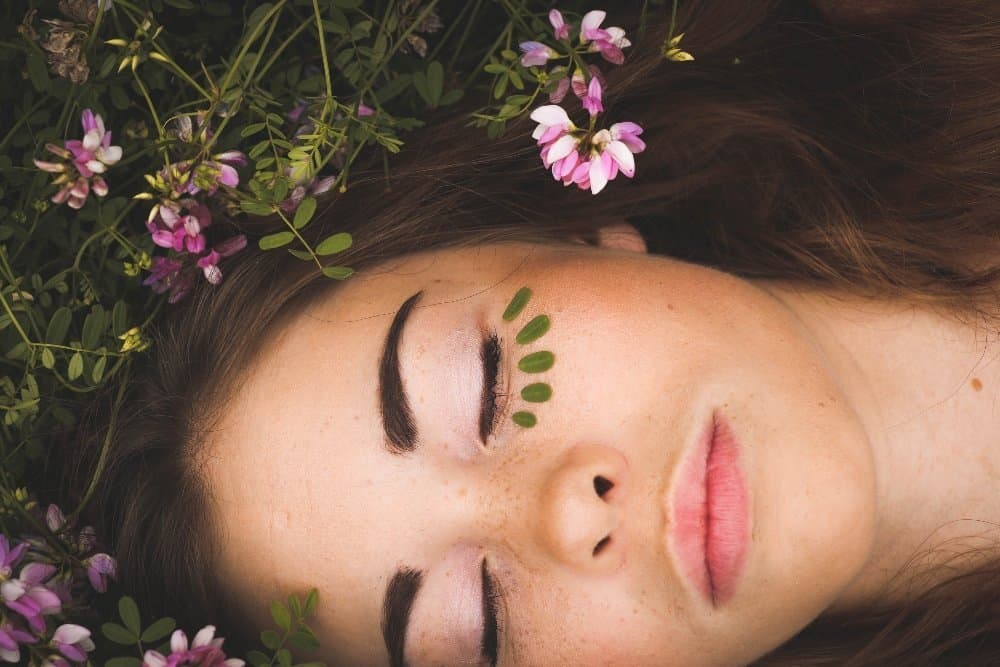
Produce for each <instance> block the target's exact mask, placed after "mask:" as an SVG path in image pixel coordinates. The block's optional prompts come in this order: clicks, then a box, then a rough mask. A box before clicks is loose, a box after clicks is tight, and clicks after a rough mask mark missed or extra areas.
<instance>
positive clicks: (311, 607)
mask: <svg viewBox="0 0 1000 667" xmlns="http://www.w3.org/2000/svg"><path fill="white" fill-rule="evenodd" d="M317 604H319V591H318V590H317V589H315V588H313V589H312V590H310V591H309V595H307V596H306V608H305V613H304V614H303V615H304V616H312V615H313V614H315V613H316V605H317Z"/></svg>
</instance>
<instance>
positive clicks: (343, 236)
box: [316, 232, 354, 256]
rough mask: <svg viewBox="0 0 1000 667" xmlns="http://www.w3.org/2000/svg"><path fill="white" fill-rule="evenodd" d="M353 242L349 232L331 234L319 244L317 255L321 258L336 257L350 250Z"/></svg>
mask: <svg viewBox="0 0 1000 667" xmlns="http://www.w3.org/2000/svg"><path fill="white" fill-rule="evenodd" d="M353 242H354V240H353V239H352V238H351V235H350V234H348V233H347V232H338V233H336V234H331V235H330V236H327V237H326V238H325V239H323V240H322V241H320V242H319V245H317V246H316V254H317V255H320V256H326V255H334V254H336V253H338V252H343V251H345V250H347V249H348V248H350V247H351V243H353Z"/></svg>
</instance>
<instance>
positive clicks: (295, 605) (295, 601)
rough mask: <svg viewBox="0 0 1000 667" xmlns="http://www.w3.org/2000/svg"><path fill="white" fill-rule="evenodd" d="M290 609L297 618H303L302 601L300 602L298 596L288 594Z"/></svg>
mask: <svg viewBox="0 0 1000 667" xmlns="http://www.w3.org/2000/svg"><path fill="white" fill-rule="evenodd" d="M288 609H289V610H290V611H291V612H292V614H293V615H294V616H295V618H302V603H301V602H299V598H298V596H296V595H289V596H288Z"/></svg>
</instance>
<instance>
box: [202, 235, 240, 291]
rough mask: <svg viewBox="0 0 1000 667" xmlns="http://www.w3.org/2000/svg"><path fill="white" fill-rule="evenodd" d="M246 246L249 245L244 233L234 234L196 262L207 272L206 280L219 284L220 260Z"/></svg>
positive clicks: (220, 279)
mask: <svg viewBox="0 0 1000 667" xmlns="http://www.w3.org/2000/svg"><path fill="white" fill-rule="evenodd" d="M245 247H247V237H246V236H244V235H243V234H239V235H237V236H233V237H231V238H228V239H226V240H225V241H223V242H222V243H219V244H218V245H216V246H215V247H214V248H212V249H211V250H210V251H209V252H208V254H207V255H204V256H202V257H200V258H198V261H197V262H195V264H196V265H197V267H198V268H199V269H201V270H202V272H203V273H204V274H205V280H207V281H208V282H210V283H211V284H213V285H218V284H219V283H221V282H222V271H221V270H220V269H219V267H218V264H219V260H221V259H222V258H223V257H229V256H230V255H235V254H236V253H238V252H239V251H240V250H243V248H245Z"/></svg>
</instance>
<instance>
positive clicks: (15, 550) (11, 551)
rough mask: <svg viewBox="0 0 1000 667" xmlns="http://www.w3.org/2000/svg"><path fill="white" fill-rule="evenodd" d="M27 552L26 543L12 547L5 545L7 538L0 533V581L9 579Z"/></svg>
mask: <svg viewBox="0 0 1000 667" xmlns="http://www.w3.org/2000/svg"><path fill="white" fill-rule="evenodd" d="M27 550H28V543H27V542H21V543H20V544H18V545H17V546H15V547H12V546H10V545H9V544H8V543H7V536H6V535H4V534H2V533H0V580H3V579H8V578H10V576H11V575H12V574H13V573H14V566H15V565H17V564H18V562H19V561H20V560H21V558H22V557H23V556H24V552H25V551H27Z"/></svg>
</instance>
